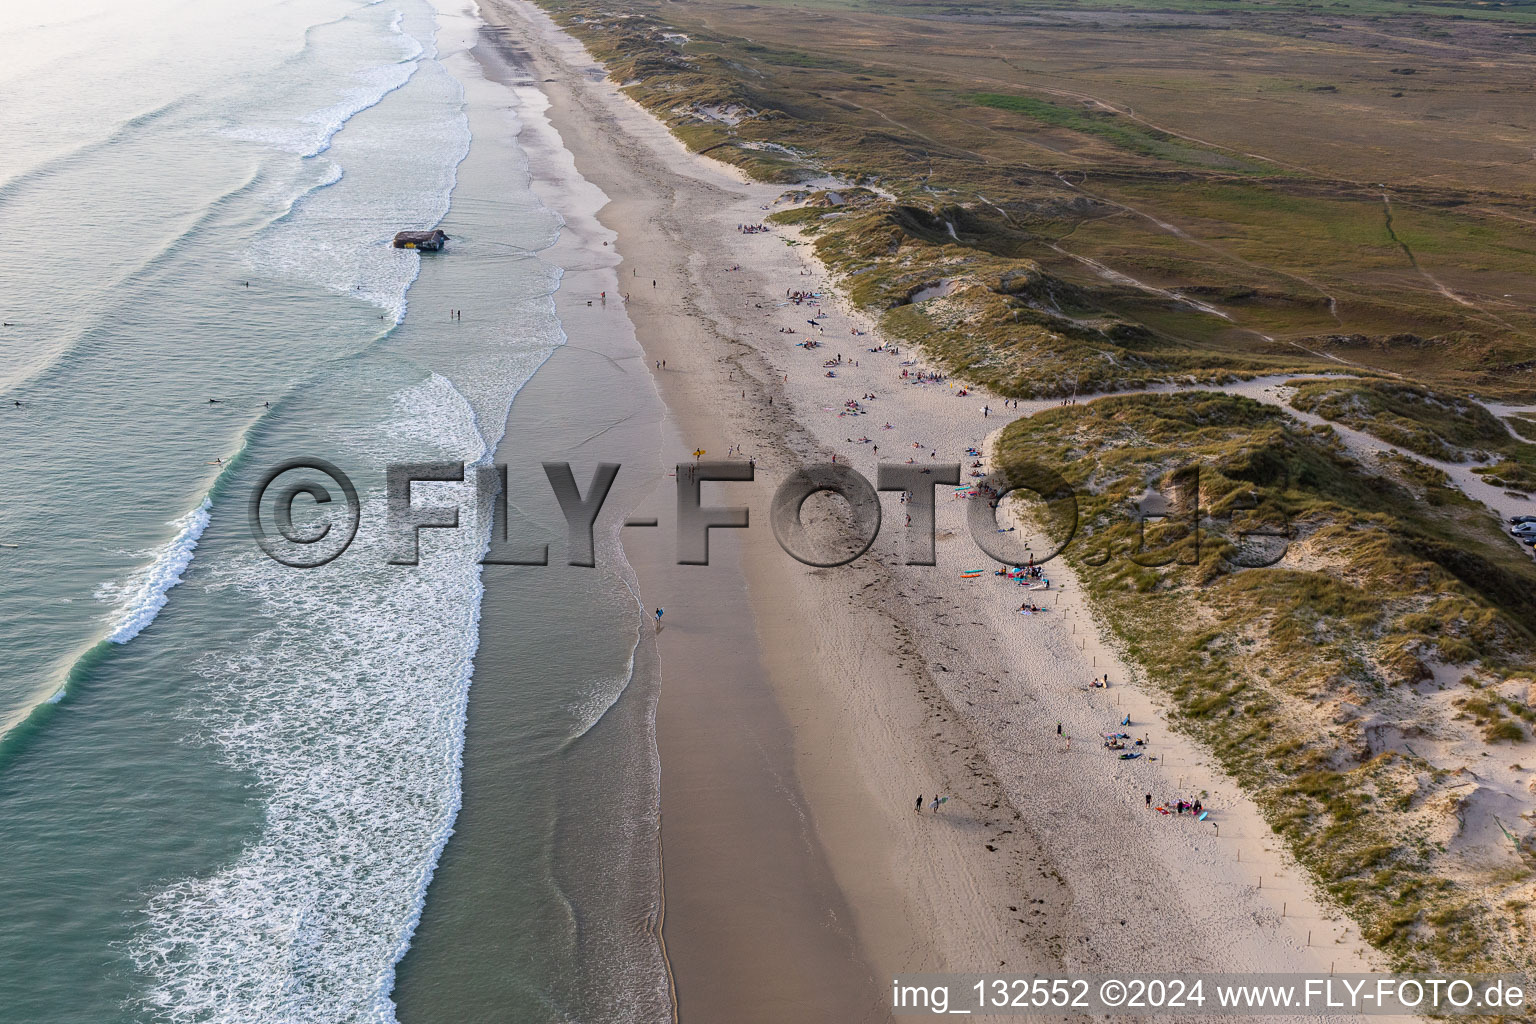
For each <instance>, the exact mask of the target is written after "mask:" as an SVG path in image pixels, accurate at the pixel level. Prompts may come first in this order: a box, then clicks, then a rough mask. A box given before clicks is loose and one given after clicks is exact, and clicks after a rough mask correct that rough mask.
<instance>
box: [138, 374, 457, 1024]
mask: <svg viewBox="0 0 1536 1024" xmlns="http://www.w3.org/2000/svg"><path fill="white" fill-rule="evenodd" d="M394 411H395V415H394V416H392V417H391V421H390V422H389V424H388V429H386V430H385V431H382V432H378V431H374V432H371V433H368V434H367V435H366V436H364V435H363V434H362V433H359V434H357V435H355V436H352V437H350V438H345V439H342V446H343V447H344V448H345V449H347V450H350V452H351V453H352V454H353V455H354V456H355V457H358V458H366V459H368V460H369V461H372V460H373V459H375V458H377V459H378V460H379V462H378V465H379V467H380V468H382V466H383V465H384V464H385V463H386V462H388V461H394V460H396V459H399V458H404V457H410V458H423V457H437V458H443V459H450V460H461V459H462V460H463V461H465V462H468V463H473V462H475V461H477V460H479V459H481V458H482V457H483V456H484V455H485V453H486V445H485V442H484V441H483V440H482V439H481V437H480V435H479V433H478V431H477V430H476V427H475V417H474V414H473V411H472V410H471V409H470V407H469V404H468V403H467V402H466V401H465V400H464V399H463V397H462V396H460V395H459V394H458V393H457V391H455V390H454V388H453V387H452V385H451V384H450V383H449V382H448V381H447V380H446V379H444V378H442V377H439V376H433V377H431V378H429V379H428V380H426V381H424V382H422V383H421V384H419V385H416V386H414V387H411V388H408V389H406V390H405V391H403V392H402V393H401V394H399V395H398V396H396V403H395V410H394ZM471 479H472V478H471ZM418 487H419V488H420V489H421V491H422V495H421V498H422V500H423V501H428V502H431V503H433V504H455V503H457V504H458V505H459V507H460V519H461V528H460V529H458V530H447V531H425V533H424V537H423V544H422V547H423V550H422V559H421V564H420V565H419V566H415V567H410V568H404V567H399V566H390V565H387V564H385V561H386V559H385V542H386V538H385V528H384V526H383V523H384V520H385V503H384V501H383V499H382V497H380V496H377V495H375V496H372V497H370V498H369V499H367V500H366V501H365V503H364V510H363V515H362V524H363V525H362V529H361V530H360V532H359V535H358V538H357V541H356V542H355V543H354V545H353V547H352V549H351V550H349V552H348V554H347V556H346V557H345V558H344V559H341V560H338V561H337V562H335V563H332V564H331V565H330V566H327V567H326V568H324V569H321V570H315V571H310V572H302V573H295V572H293V571H292V570H287V569H285V568H284V567H282V566H279V565H276V564H275V563H273V562H271V561H269V560H267V559H265V558H263V557H261V556H260V555H259V554H255V553H249V554H242V555H240V556H238V557H236V558H235V559H233V560H232V561H231V562H230V563H228V564H226V565H223V566H219V567H214V568H210V570H209V572H210V576H211V577H212V580H211V582H210V596H211V597H212V599H213V600H215V601H218V600H220V599H221V595H227V597H228V598H229V599H230V600H232V601H236V600H249V599H251V598H254V599H255V600H257V601H258V602H259V603H260V606H261V615H262V618H263V621H264V622H267V623H269V625H268V626H267V627H266V628H264V629H262V630H261V631H260V632H259V633H258V634H257V635H256V636H254V637H253V638H251V640H250V641H248V642H246V643H244V644H243V645H242V647H241V649H240V651H239V652H237V653H233V654H230V653H221V654H220V655H219V656H218V657H211V658H210V659H208V660H207V661H206V662H205V663H204V664H203V665H201V666H200V669H201V671H202V672H203V673H204V674H205V675H206V676H207V677H208V679H209V680H210V683H211V690H210V694H209V697H208V700H207V702H206V709H205V711H204V712H203V713H202V719H203V724H204V727H205V729H206V731H207V733H208V735H209V736H210V737H211V738H212V739H213V740H214V741H216V742H217V743H218V744H219V745H220V746H221V747H222V748H223V750H224V751H225V752H226V754H227V756H228V758H229V760H230V761H231V762H232V763H233V764H234V765H235V766H237V767H239V768H241V769H243V770H246V771H249V772H251V773H253V774H254V775H255V776H256V778H257V779H258V781H259V784H260V786H261V788H262V790H263V793H264V797H265V800H264V803H265V807H266V817H265V823H264V825H263V828H262V832H261V835H260V837H259V838H258V839H256V840H255V841H254V842H252V843H251V844H250V845H248V846H247V847H246V848H245V850H244V851H243V852H242V853H241V855H240V856H239V857H238V858H237V859H236V860H235V861H234V863H232V864H230V865H228V866H227V867H225V868H223V869H222V870H220V871H218V872H216V873H215V874H213V875H210V876H208V877H203V878H192V879H186V880H184V881H182V882H180V883H177V884H176V885H173V886H171V887H170V888H169V889H167V890H165V891H164V892H162V893H160V894H159V895H158V896H156V897H155V898H154V899H153V900H152V901H151V902H150V905H149V910H148V914H149V921H150V927H149V929H148V933H147V934H146V936H145V937H144V939H143V941H142V942H141V943H140V944H139V945H138V947H137V948H136V949H135V951H134V952H135V955H136V959H137V961H138V963H139V965H140V966H141V967H142V968H143V969H144V970H145V971H146V972H148V973H149V974H150V975H151V976H152V977H154V978H155V979H156V981H155V983H154V985H153V988H152V990H151V991H150V993H149V996H148V999H149V1002H150V1003H151V1005H152V1006H153V1007H154V1012H155V1013H156V1017H157V1019H161V1020H165V1021H170V1022H182V1021H187V1022H190V1021H243V1022H257V1024H306V1022H319V1021H327V1022H329V1021H369V1022H392V1021H393V1020H394V1007H393V1004H392V1003H391V1002H390V1000H389V997H388V996H389V992H390V990H391V988H392V987H393V980H394V964H395V962H396V960H397V959H398V957H399V956H400V955H401V954H402V953H403V952H404V950H405V948H406V945H407V944H408V941H409V936H410V934H411V931H412V930H413V928H414V926H415V922H416V920H417V918H418V916H419V914H420V911H421V905H422V898H423V895H424V892H425V888H426V884H427V881H428V879H429V878H430V875H431V872H432V869H433V867H434V866H435V864H436V862H437V857H438V855H439V853H440V852H441V849H442V846H443V844H444V843H445V842H446V841H447V838H448V835H449V833H450V831H451V825H452V821H453V818H454V816H455V814H456V813H457V810H458V806H459V798H460V795H459V766H460V755H461V752H462V747H463V720H464V709H465V701H466V699H467V695H468V686H469V679H470V674H471V669H472V664H473V657H474V653H475V649H476V646H477V644H478V621H479V607H480V596H481V585H480V572H479V565H478V562H479V558H480V555H481V553H482V551H483V550H484V538H485V536H486V529H485V524H484V523H482V522H479V521H478V510H477V508H476V502H475V500H474V494H473V485H472V484H432V485H425V486H423V485H418Z"/></svg>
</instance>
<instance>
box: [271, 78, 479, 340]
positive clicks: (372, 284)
mask: <svg viewBox="0 0 1536 1024" xmlns="http://www.w3.org/2000/svg"><path fill="white" fill-rule="evenodd" d="M393 96H394V99H395V102H394V105H393V108H392V111H391V113H392V115H393V116H390V117H375V118H369V119H366V120H364V119H361V118H354V119H349V121H348V122H347V123H348V126H349V127H348V129H347V131H346V132H345V133H344V134H340V135H337V136H335V138H334V140H333V142H332V145H331V147H330V148H329V150H328V152H327V157H328V159H330V160H332V161H334V162H335V163H336V164H337V165H338V166H339V167H340V168H341V173H340V175H339V176H337V175H334V174H333V175H330V176H327V177H326V178H324V179H323V180H321V181H318V182H315V183H312V184H311V186H310V187H309V190H308V191H307V192H305V193H304V194H303V195H301V196H300V197H299V198H298V199H297V200H295V201H294V202H293V205H292V207H291V209H290V210H289V211H288V212H287V213H285V214H284V215H283V216H282V217H280V218H279V219H278V220H277V221H275V222H274V223H273V224H272V225H271V226H270V227H269V228H267V229H266V230H265V231H263V232H262V233H261V235H260V236H259V237H258V238H257V239H256V241H255V244H254V245H253V246H252V248H251V251H250V253H249V255H248V262H249V263H250V264H251V266H252V267H253V269H254V270H255V271H256V272H258V273H262V274H266V275H269V276H272V277H276V278H282V279H290V280H297V281H301V282H304V283H306V284H317V285H320V286H321V287H323V288H326V289H327V290H329V291H331V292H334V293H336V294H339V295H348V296H351V297H353V298H356V299H360V300H363V301H365V302H369V303H372V304H373V305H375V306H377V307H378V308H380V309H382V310H384V311H385V312H386V314H387V315H389V317H390V318H391V319H392V320H393V321H394V322H396V323H399V322H400V321H401V320H403V319H404V317H405V310H406V292H407V291H408V290H409V289H410V286H411V284H412V282H414V281H415V279H416V275H417V273H418V272H419V270H420V267H421V256H420V254H419V253H417V252H416V251H415V250H406V249H395V248H393V247H392V246H391V245H390V239H391V238H392V237H393V235H394V233H395V232H396V231H398V230H400V229H401V228H403V227H412V228H429V227H432V226H433V225H435V224H437V223H438V222H439V221H441V220H442V218H443V216H444V215H445V214H446V213H447V212H448V206H449V201H450V197H451V195H452V193H453V187H454V184H455V182H456V175H455V169H456V168H457V167H458V164H459V162H460V161H461V160H462V159H463V158H464V156H465V154H466V153H468V151H469V141H470V136H469V127H468V123H467V120H466V119H465V117H464V114H463V110H462V103H463V93H462V89H461V88H460V86H459V84H458V83H457V82H456V81H454V79H453V78H452V76H450V75H449V74H448V73H447V72H446V71H444V70H443V68H442V67H441V65H439V64H437V63H436V62H435V61H423V62H421V63H420V64H419V66H418V69H417V71H416V72H415V73H414V74H413V75H412V76H411V78H410V79H409V81H408V82H406V83H404V84H403V85H402V86H401V87H400V88H398V89H396V90H393ZM314 116H316V117H322V116H324V112H319V113H317V114H315V115H314Z"/></svg>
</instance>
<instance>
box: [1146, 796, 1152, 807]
mask: <svg viewBox="0 0 1536 1024" xmlns="http://www.w3.org/2000/svg"><path fill="white" fill-rule="evenodd" d="M1151 809H1152V794H1151V793H1148V794H1147V810H1149V811H1150V810H1151Z"/></svg>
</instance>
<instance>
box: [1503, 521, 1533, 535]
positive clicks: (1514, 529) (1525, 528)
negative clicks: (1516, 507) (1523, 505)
mask: <svg viewBox="0 0 1536 1024" xmlns="http://www.w3.org/2000/svg"><path fill="white" fill-rule="evenodd" d="M1509 532H1510V533H1512V534H1514V535H1515V536H1517V537H1518V536H1521V535H1526V536H1529V535H1530V534H1533V533H1536V523H1521V524H1520V525H1519V526H1511V527H1510V528H1509Z"/></svg>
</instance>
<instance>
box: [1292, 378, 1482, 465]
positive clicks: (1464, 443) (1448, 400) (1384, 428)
mask: <svg viewBox="0 0 1536 1024" xmlns="http://www.w3.org/2000/svg"><path fill="white" fill-rule="evenodd" d="M1291 405H1292V406H1293V407H1295V408H1297V409H1300V410H1301V411H1302V412H1310V413H1315V414H1316V415H1318V416H1321V417H1323V418H1324V419H1328V420H1334V421H1336V422H1339V423H1343V424H1344V425H1346V426H1349V427H1353V428H1355V429H1356V430H1363V431H1365V432H1366V433H1368V434H1371V435H1372V436H1374V437H1378V438H1380V439H1381V440H1383V441H1386V442H1387V443H1388V444H1394V445H1397V446H1398V447H1400V448H1406V449H1408V450H1409V451H1411V452H1417V453H1418V454H1420V455H1427V456H1429V457H1430V458H1432V459H1439V460H1440V461H1442V462H1465V461H1467V460H1469V459H1472V458H1476V457H1479V456H1480V455H1482V454H1484V453H1486V452H1489V451H1492V450H1495V449H1498V448H1502V447H1504V446H1506V445H1508V444H1509V443H1510V441H1511V437H1510V433H1509V431H1508V429H1506V428H1505V426H1504V424H1503V423H1501V422H1499V419H1498V417H1496V416H1494V415H1493V414H1491V413H1490V412H1488V410H1487V409H1485V408H1483V406H1481V405H1479V404H1478V403H1476V402H1472V401H1465V400H1462V399H1458V398H1454V397H1452V396H1450V395H1446V394H1441V393H1437V392H1435V391H1431V390H1430V389H1428V388H1422V387H1418V386H1416V385H1412V384H1401V383H1397V382H1394V381H1385V380H1352V381H1304V382H1300V383H1299V384H1298V386H1297V389H1296V394H1295V396H1294V397H1293V398H1292V399H1291Z"/></svg>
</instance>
